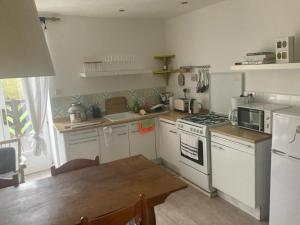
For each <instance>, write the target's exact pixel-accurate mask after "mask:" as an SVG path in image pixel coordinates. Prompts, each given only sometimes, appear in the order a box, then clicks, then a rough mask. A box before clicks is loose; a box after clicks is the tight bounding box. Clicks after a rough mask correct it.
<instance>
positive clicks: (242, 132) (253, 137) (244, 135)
mask: <svg viewBox="0 0 300 225" xmlns="http://www.w3.org/2000/svg"><path fill="white" fill-rule="evenodd" d="M210 131H211V132H215V133H218V134H222V135H226V136H229V137H232V138H237V139H240V140H242V141H246V142H251V143H258V142H261V141H264V140H267V139H270V138H272V135H270V134H265V133H260V132H256V131H252V130H247V129H244V128H240V127H237V126H232V125H231V124H228V125H225V126H221V127H215V128H210Z"/></svg>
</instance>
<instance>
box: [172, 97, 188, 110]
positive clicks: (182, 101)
mask: <svg viewBox="0 0 300 225" xmlns="http://www.w3.org/2000/svg"><path fill="white" fill-rule="evenodd" d="M189 103H190V101H189V100H188V99H186V98H177V99H175V100H174V109H175V110H177V111H180V112H188V111H189Z"/></svg>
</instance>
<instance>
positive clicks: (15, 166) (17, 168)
mask: <svg viewBox="0 0 300 225" xmlns="http://www.w3.org/2000/svg"><path fill="white" fill-rule="evenodd" d="M10 149H12V150H13V151H14V152H15V154H14V157H10V160H11V161H10V162H8V168H2V169H4V170H5V172H4V173H1V174H0V177H2V178H3V177H5V178H7V177H9V178H10V177H12V176H13V175H14V174H18V177H20V183H24V182H25V174H24V170H25V168H26V164H25V163H26V158H25V157H24V156H23V155H22V151H21V141H20V139H19V138H14V139H10V140H4V141H0V151H1V150H3V151H9V150H10Z"/></svg>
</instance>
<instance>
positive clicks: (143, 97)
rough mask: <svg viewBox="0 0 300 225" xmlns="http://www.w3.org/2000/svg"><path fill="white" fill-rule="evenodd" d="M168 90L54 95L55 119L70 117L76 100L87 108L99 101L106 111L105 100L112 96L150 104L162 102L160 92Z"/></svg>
mask: <svg viewBox="0 0 300 225" xmlns="http://www.w3.org/2000/svg"><path fill="white" fill-rule="evenodd" d="M165 91H166V88H165V87H156V88H147V89H136V90H124V91H115V92H103V93H97V94H90V95H77V96H66V97H52V98H51V108H52V115H53V118H54V119H58V118H64V117H68V109H69V107H70V106H71V104H72V103H74V102H81V104H83V105H84V106H86V107H87V108H88V107H90V106H91V105H93V104H95V103H97V104H98V105H99V107H100V109H101V112H104V111H105V100H106V99H107V98H110V97H116V96H125V97H126V98H127V101H128V105H129V106H132V104H133V103H134V101H135V100H138V101H139V103H140V104H143V103H144V102H146V103H147V104H148V105H149V106H152V105H156V104H158V103H160V96H159V94H160V93H163V92H165Z"/></svg>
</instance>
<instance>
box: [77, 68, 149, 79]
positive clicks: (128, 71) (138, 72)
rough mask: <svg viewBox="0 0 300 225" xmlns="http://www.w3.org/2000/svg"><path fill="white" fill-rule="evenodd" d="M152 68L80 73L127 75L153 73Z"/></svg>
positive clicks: (89, 74)
mask: <svg viewBox="0 0 300 225" xmlns="http://www.w3.org/2000/svg"><path fill="white" fill-rule="evenodd" d="M151 73H152V70H115V71H98V72H83V73H80V76H81V77H82V78H95V77H109V76H126V75H141V74H151Z"/></svg>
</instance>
